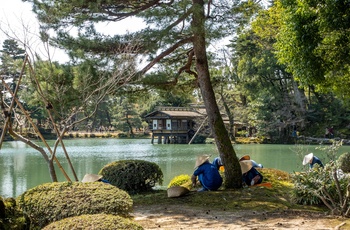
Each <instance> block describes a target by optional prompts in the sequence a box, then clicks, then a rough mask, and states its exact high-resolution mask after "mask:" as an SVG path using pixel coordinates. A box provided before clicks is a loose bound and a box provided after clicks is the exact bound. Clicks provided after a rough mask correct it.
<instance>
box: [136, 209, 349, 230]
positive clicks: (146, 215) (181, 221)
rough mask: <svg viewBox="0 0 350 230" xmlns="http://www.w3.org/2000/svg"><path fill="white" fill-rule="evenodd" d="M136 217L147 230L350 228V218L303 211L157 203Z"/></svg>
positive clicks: (137, 212) (137, 211)
mask: <svg viewBox="0 0 350 230" xmlns="http://www.w3.org/2000/svg"><path fill="white" fill-rule="evenodd" d="M133 217H134V220H135V221H136V222H137V223H139V224H140V225H142V226H143V228H144V229H169V230H170V229H172V230H180V229H186V230H192V229H201V230H206V229H225V230H229V229H242V230H246V229H250V230H255V229H256V230H260V229H264V230H265V229H310V230H311V229H317V230H321V229H322V230H325V229H350V222H349V220H348V219H343V218H336V217H332V216H327V215H325V214H320V213H308V212H300V211H277V212H253V213H252V212H247V211H244V212H237V211H235V212H232V211H227V210H220V211H212V210H210V209H207V210H203V209H193V208H191V207H187V206H184V205H169V206H167V207H164V206H161V205H156V204H155V205H149V206H135V207H134V212H133Z"/></svg>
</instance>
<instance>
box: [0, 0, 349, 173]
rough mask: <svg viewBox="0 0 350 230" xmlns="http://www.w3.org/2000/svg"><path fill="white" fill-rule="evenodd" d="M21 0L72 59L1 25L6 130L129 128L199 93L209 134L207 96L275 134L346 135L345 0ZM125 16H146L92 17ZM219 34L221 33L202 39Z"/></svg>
mask: <svg viewBox="0 0 350 230" xmlns="http://www.w3.org/2000/svg"><path fill="white" fill-rule="evenodd" d="M27 2H29V3H31V4H33V11H34V13H35V14H36V15H37V18H38V20H39V22H40V32H39V34H38V35H37V36H38V37H39V38H40V40H41V41H42V42H43V44H44V45H45V46H46V47H50V46H54V47H58V48H61V49H64V50H65V51H66V52H67V53H68V55H69V57H70V60H69V61H68V62H66V63H59V62H57V61H52V60H50V59H49V60H43V59H42V58H41V57H40V55H38V54H37V53H36V50H35V48H34V47H31V46H30V44H29V43H28V40H20V39H18V38H17V37H16V36H13V35H12V34H11V33H10V32H9V31H5V30H2V32H4V33H5V34H7V36H8V39H7V40H5V41H4V43H3V44H2V50H1V57H0V58H1V66H0V71H1V77H2V82H3V84H2V86H3V89H2V91H1V99H2V100H1V101H2V104H1V105H2V109H3V116H2V118H1V124H2V125H3V126H4V127H5V130H6V125H9V123H11V125H10V128H11V130H13V131H15V132H18V133H21V132H22V131H23V130H28V129H33V127H37V128H34V129H35V131H36V132H38V131H40V130H43V129H44V130H48V129H51V130H53V131H54V132H56V133H57V134H58V136H59V137H58V139H60V135H61V134H64V133H65V132H67V131H74V130H87V129H90V130H99V129H100V128H101V127H105V128H110V129H113V130H114V131H121V132H125V133H128V134H129V135H132V134H133V132H134V131H135V130H144V129H145V128H146V127H147V126H148V125H147V124H146V123H145V121H144V120H143V117H144V115H146V114H148V113H150V112H152V111H154V109H155V108H156V107H157V106H174V107H188V106H189V105H191V104H205V106H206V109H207V113H208V115H209V116H212V119H209V123H211V127H212V128H213V130H214V137H215V138H216V139H217V140H218V141H217V143H225V138H223V140H222V139H221V138H222V137H221V136H220V135H219V133H220V132H219V131H220V127H216V125H217V124H218V123H219V124H220V122H217V120H220V119H218V118H217V117H216V114H217V111H216V107H215V106H216V103H217V104H218V106H219V107H220V108H222V109H221V111H225V113H226V115H227V116H228V117H229V121H230V126H231V127H232V125H233V123H234V122H235V121H239V122H242V123H245V124H247V126H248V127H251V128H254V129H255V130H256V133H255V135H256V136H258V137H268V138H269V139H271V140H275V142H279V143H284V142H286V140H289V139H290V138H291V137H292V134H293V131H297V134H298V135H299V136H313V137H323V136H324V135H325V129H326V128H329V127H333V129H334V130H335V131H336V133H335V135H336V136H338V137H341V138H348V136H349V135H350V132H349V125H350V124H349V120H350V119H349V110H348V103H349V95H350V94H349V90H348V89H349V87H348V84H349V82H350V81H349V77H350V76H349V62H350V61H349V58H348V57H349V49H350V45H349V44H350V43H349V39H350V35H349V23H348V22H349V21H350V14H349V9H350V7H349V4H350V3H349V2H347V1H322V2H321V3H316V2H312V1H301V0H295V1H293V0H290V1H282V0H280V1H271V2H269V3H266V2H264V4H263V3H262V2H260V1H257V2H255V1H200V0H198V1H197V0H196V1H139V2H137V3H136V2H135V3H130V5H125V3H123V1H114V3H109V2H105V3H104V4H100V3H94V2H90V1H88V4H83V3H81V1H72V3H70V4H69V5H68V4H65V3H64V1H55V2H54V3H51V1H39V2H37V1H27ZM130 16H133V17H138V18H141V19H142V20H143V21H144V23H145V25H146V26H145V28H143V29H141V30H140V31H137V32H129V33H126V34H123V35H119V34H116V35H114V36H111V35H104V34H102V33H100V32H98V31H97V30H96V28H95V25H96V23H99V22H108V21H111V22H112V21H122V20H124V19H125V18H127V17H130ZM201 23H203V27H201V25H202V24H201ZM24 30H25V28H24ZM203 39H205V40H203ZM223 39H226V40H229V41H230V44H229V45H227V46H224V47H221V48H220V49H218V50H215V51H212V50H210V49H209V48H208V47H209V46H210V44H215V43H218V42H220V41H222V40H223ZM203 45H205V50H204V51H205V52H202V51H203V50H202V49H201V47H202V46H203ZM49 51H50V50H49V49H47V52H49ZM48 56H50V55H48ZM203 63H204V64H203ZM202 67H207V69H208V71H207V72H206V68H202ZM203 73H204V74H203ZM203 75H204V76H210V82H207V81H205V80H206V79H205V78H203V77H202V76H203ZM208 83H209V84H208ZM208 85H209V86H210V87H207V86H208ZM211 87H212V88H211ZM211 90H213V93H214V95H215V97H212V95H211ZM14 98H16V103H15V102H14V101H15V100H14ZM213 98H214V99H215V102H216V103H212V99H213ZM208 99H210V100H208ZM213 105H214V106H213ZM9 114H10V115H11V116H9ZM7 119H9V120H11V122H9V121H8V120H7ZM211 120H212V121H211ZM12 128H13V129H12ZM215 130H216V131H215ZM228 131H229V134H230V129H228ZM215 132H217V133H215ZM241 134H242V135H245V134H246V133H241ZM229 136H230V137H231V140H232V139H233V138H234V137H232V135H229ZM221 146H224V145H220V144H219V145H218V148H221ZM226 146H228V145H226ZM229 151H232V150H231V149H228V150H225V149H219V152H220V153H222V152H229ZM223 158H224V159H226V158H227V159H228V158H229V154H228V155H227V154H225V153H224V157H223ZM229 161H230V160H228V161H227V162H229ZM232 165H234V164H232ZM232 167H233V166H232ZM237 168H239V167H237ZM228 171H230V170H228ZM236 173H237V174H239V173H240V172H236ZM237 178H238V177H237Z"/></svg>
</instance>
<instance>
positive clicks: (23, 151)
mask: <svg viewBox="0 0 350 230" xmlns="http://www.w3.org/2000/svg"><path fill="white" fill-rule="evenodd" d="M37 144H40V143H37ZM53 144H54V142H51V143H50V142H49V145H50V146H53ZM65 146H66V149H67V151H68V153H69V156H70V159H71V161H72V163H73V165H74V169H75V172H76V174H77V176H78V178H79V180H81V179H82V178H83V177H84V175H85V174H86V173H96V174H97V173H98V172H99V171H100V169H101V168H102V167H103V166H105V165H106V164H108V163H111V162H113V161H117V160H125V159H140V160H146V161H151V162H154V163H156V164H158V165H159V166H160V168H161V169H162V171H163V174H164V183H163V186H162V187H163V188H165V187H166V186H167V185H168V183H169V182H170V180H171V179H172V178H173V177H175V176H177V175H180V174H192V172H193V167H194V163H195V158H196V156H197V155H200V154H209V155H212V157H211V160H213V159H214V157H216V156H217V155H218V153H217V150H216V148H215V145H212V144H200V145H198V144H193V145H164V144H154V145H152V144H151V141H150V140H149V139H142V140H124V139H123V140H121V139H74V140H65ZM315 147H317V146H304V147H303V152H305V154H306V153H309V152H311V151H312V152H314V153H315V154H316V155H317V156H319V157H320V158H321V160H323V159H322V158H324V159H325V156H323V155H322V153H320V152H319V151H317V150H315ZM234 148H235V151H236V154H237V156H239V157H240V156H242V155H245V154H249V155H250V156H251V158H252V159H254V160H255V161H257V162H258V163H261V164H263V165H264V167H265V168H277V169H280V170H283V171H287V172H293V171H300V170H302V164H301V162H302V158H301V156H298V155H297V154H296V153H295V151H296V150H293V148H295V146H293V145H258V144H251V145H235V146H234ZM349 150H350V147H349V146H343V147H342V152H345V151H349ZM56 156H57V158H58V159H59V161H60V163H61V165H62V166H63V168H64V169H65V170H66V172H67V173H68V175H69V176H70V177H71V178H73V176H72V173H71V172H70V169H69V167H68V163H67V161H66V159H65V157H64V154H63V152H62V150H61V149H60V150H59V151H58V152H57V155H56ZM324 162H325V161H324ZM304 167H305V166H304ZM56 169H57V170H56V171H57V174H58V179H59V181H65V178H64V176H63V175H62V173H61V172H60V170H59V169H58V168H56ZM47 182H51V178H50V175H49V172H48V167H47V164H46V163H45V161H44V159H43V157H42V156H41V154H40V153H39V152H37V151H35V150H34V149H32V148H30V147H29V146H27V145H25V144H24V143H22V142H6V143H4V144H3V147H2V149H1V150H0V183H1V186H0V195H1V196H4V197H16V196H18V195H20V194H22V193H23V192H24V191H26V190H27V189H30V188H32V187H35V186H37V185H39V184H42V183H47Z"/></svg>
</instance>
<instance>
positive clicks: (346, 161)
mask: <svg viewBox="0 0 350 230" xmlns="http://www.w3.org/2000/svg"><path fill="white" fill-rule="evenodd" d="M338 165H339V168H340V169H341V170H343V172H344V173H350V153H349V152H347V153H343V154H342V155H340V156H339V158H338Z"/></svg>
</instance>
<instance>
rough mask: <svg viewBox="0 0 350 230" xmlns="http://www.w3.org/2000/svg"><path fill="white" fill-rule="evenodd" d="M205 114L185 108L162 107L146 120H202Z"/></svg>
mask: <svg viewBox="0 0 350 230" xmlns="http://www.w3.org/2000/svg"><path fill="white" fill-rule="evenodd" d="M203 116H204V115H203V114H200V113H199V112H197V111H195V110H193V109H189V108H184V107H160V108H158V110H157V111H154V112H152V113H149V114H147V115H146V116H145V118H156V119H157V118H162V119H164V118H180V119H181V118H183V119H184V118H200V117H203Z"/></svg>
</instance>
